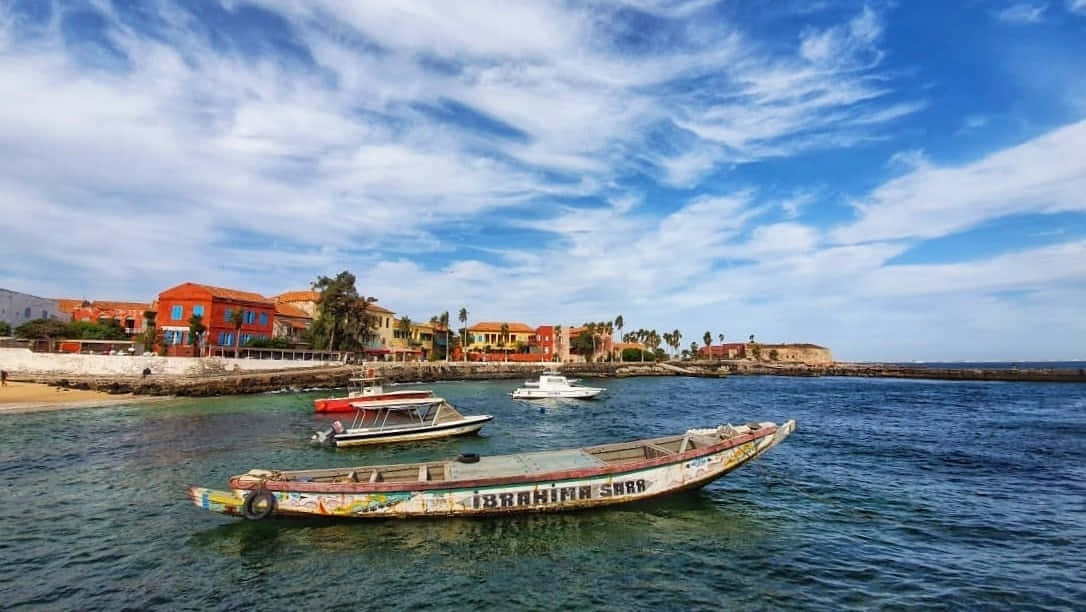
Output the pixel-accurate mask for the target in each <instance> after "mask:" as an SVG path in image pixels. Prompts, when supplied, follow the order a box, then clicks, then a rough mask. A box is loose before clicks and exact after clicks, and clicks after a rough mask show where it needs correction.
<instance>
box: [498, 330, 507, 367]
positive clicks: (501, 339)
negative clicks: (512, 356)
mask: <svg viewBox="0 0 1086 612" xmlns="http://www.w3.org/2000/svg"><path fill="white" fill-rule="evenodd" d="M508 344H509V324H508V323H502V326H501V329H500V330H499V331H498V347H499V348H501V349H502V354H503V355H505V360H506V361H509V353H508V352H507V351H506V350H505V349H506V345H508Z"/></svg>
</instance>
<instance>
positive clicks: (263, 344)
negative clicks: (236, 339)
mask: <svg viewBox="0 0 1086 612" xmlns="http://www.w3.org/2000/svg"><path fill="white" fill-rule="evenodd" d="M245 346H248V347H251V348H268V349H289V348H293V347H294V344H292V343H291V341H290V340H288V339H287V338H253V339H252V340H249V341H248V342H246V343H245Z"/></svg>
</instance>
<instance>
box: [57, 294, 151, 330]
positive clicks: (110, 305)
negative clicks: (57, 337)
mask: <svg viewBox="0 0 1086 612" xmlns="http://www.w3.org/2000/svg"><path fill="white" fill-rule="evenodd" d="M57 305H58V306H59V307H60V308H61V311H62V312H67V313H68V314H70V315H71V317H72V320H73V321H84V322H87V323H97V322H99V321H103V320H106V319H113V320H114V321H117V323H119V324H120V326H121V327H123V328H124V331H125V333H126V334H128V335H129V336H135V335H137V334H142V333H143V330H144V329H146V317H144V313H146V312H147V311H149V310H150V311H154V310H155V306H154V304H147V303H144V302H106V301H101V300H98V301H94V302H88V301H86V300H57Z"/></svg>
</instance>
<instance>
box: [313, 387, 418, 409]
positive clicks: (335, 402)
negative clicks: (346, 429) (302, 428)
mask: <svg viewBox="0 0 1086 612" xmlns="http://www.w3.org/2000/svg"><path fill="white" fill-rule="evenodd" d="M433 395H434V392H433V391H429V390H426V391H388V392H385V393H375V394H373V395H356V396H354V397H324V398H320V399H315V400H313V411H314V412H318V413H327V412H355V411H357V410H358V409H357V408H356V407H354V406H352V405H351V404H360V403H365V402H373V401H379V400H401V399H422V398H427V397H432V396H433Z"/></svg>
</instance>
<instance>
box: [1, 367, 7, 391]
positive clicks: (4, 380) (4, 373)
mask: <svg viewBox="0 0 1086 612" xmlns="http://www.w3.org/2000/svg"><path fill="white" fill-rule="evenodd" d="M6 386H8V371H7V370H0V387H6Z"/></svg>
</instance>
